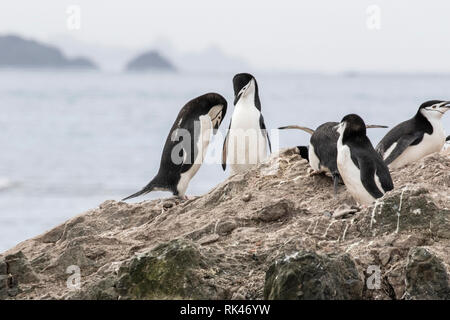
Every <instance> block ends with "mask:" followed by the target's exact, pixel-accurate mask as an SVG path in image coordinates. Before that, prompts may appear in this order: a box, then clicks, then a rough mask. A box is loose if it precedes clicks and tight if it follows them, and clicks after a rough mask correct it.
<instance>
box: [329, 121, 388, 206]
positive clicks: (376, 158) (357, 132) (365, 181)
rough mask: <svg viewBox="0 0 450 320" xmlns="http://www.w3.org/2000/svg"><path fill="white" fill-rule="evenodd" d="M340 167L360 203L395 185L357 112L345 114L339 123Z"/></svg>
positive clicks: (350, 189) (352, 193) (369, 202)
mask: <svg viewBox="0 0 450 320" xmlns="http://www.w3.org/2000/svg"><path fill="white" fill-rule="evenodd" d="M336 130H337V132H338V134H339V138H338V142H337V166H338V170H339V173H340V175H341V177H342V180H343V181H344V183H345V186H346V187H347V189H348V191H349V192H350V194H351V195H352V196H353V198H354V199H355V200H356V201H357V202H358V203H359V204H361V205H369V204H371V203H372V202H373V201H374V200H375V199H377V198H380V197H382V196H383V195H384V193H386V192H388V191H390V190H392V189H393V188H394V185H393V183H392V178H391V175H390V173H389V169H388V167H387V165H386V164H385V163H384V161H383V159H382V158H381V156H380V154H379V153H377V152H376V151H375V149H374V148H373V146H372V143H371V142H370V140H369V138H368V137H367V135H366V125H365V124H364V121H363V120H362V119H361V117H359V116H358V115H356V114H349V115H347V116H345V117H344V118H343V119H342V121H341V123H340V124H338V125H337V126H336Z"/></svg>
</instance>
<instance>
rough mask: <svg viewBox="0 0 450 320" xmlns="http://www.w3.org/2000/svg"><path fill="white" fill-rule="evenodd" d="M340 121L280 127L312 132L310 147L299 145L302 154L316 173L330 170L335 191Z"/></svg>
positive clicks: (337, 180) (377, 126)
mask: <svg viewBox="0 0 450 320" xmlns="http://www.w3.org/2000/svg"><path fill="white" fill-rule="evenodd" d="M338 124H339V123H338V122H325V123H324V124H321V125H320V126H319V127H317V129H316V130H313V129H310V128H307V127H301V126H297V125H292V126H285V127H280V128H278V129H299V130H303V131H306V132H308V133H309V134H311V139H310V141H309V147H308V148H307V147H305V146H298V147H297V148H298V149H299V152H300V156H301V157H302V158H304V159H306V160H308V162H309V164H310V166H311V168H313V170H314V171H315V172H316V173H322V172H327V171H328V172H330V174H331V177H332V179H333V184H334V193H335V194H336V193H337V187H338V183H339V179H340V175H339V170H338V167H337V163H336V159H337V141H338V139H339V133H338V132H337V131H336V129H335V127H336V126H337V125H338ZM367 128H387V126H380V125H367Z"/></svg>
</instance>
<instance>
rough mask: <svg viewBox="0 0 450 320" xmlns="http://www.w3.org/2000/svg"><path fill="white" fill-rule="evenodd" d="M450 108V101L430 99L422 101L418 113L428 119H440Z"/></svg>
mask: <svg viewBox="0 0 450 320" xmlns="http://www.w3.org/2000/svg"><path fill="white" fill-rule="evenodd" d="M448 110H450V101H443V100H430V101H427V102H424V103H422V105H421V106H420V108H419V111H418V112H417V114H418V115H423V116H424V117H425V118H427V119H440V118H442V116H443V115H444V113H445V112H447V111H448Z"/></svg>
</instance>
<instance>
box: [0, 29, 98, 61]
mask: <svg viewBox="0 0 450 320" xmlns="http://www.w3.org/2000/svg"><path fill="white" fill-rule="evenodd" d="M0 67H13V68H67V69H71V68H72V69H97V66H96V64H95V63H94V62H92V61H91V60H89V59H87V58H84V57H77V58H73V59H71V58H67V57H66V56H65V55H64V54H63V53H62V52H61V50H59V49H58V48H56V47H52V46H49V45H46V44H43V43H39V42H37V41H34V40H27V39H24V38H21V37H19V36H15V35H6V36H0Z"/></svg>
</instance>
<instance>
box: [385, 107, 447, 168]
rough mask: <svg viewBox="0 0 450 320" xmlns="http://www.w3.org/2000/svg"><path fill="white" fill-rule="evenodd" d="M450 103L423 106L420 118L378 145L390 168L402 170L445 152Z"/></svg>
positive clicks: (391, 132)
mask: <svg viewBox="0 0 450 320" xmlns="http://www.w3.org/2000/svg"><path fill="white" fill-rule="evenodd" d="M449 109H450V101H441V100H431V101H427V102H425V103H423V104H422V105H421V106H420V108H419V110H418V111H417V113H416V115H415V116H414V117H413V118H411V119H409V120H407V121H404V122H402V123H400V124H398V125H397V126H395V127H394V128H392V130H390V131H389V132H388V133H387V134H386V135H385V136H384V138H383V139H382V140H381V141H380V143H379V144H378V145H377V151H378V152H379V153H380V154H381V156H382V157H383V159H384V161H385V162H386V164H387V165H388V166H389V167H390V168H399V167H402V166H404V165H406V164H408V163H411V162H414V161H417V160H419V159H421V158H423V157H425V156H426V155H428V154H430V153H433V152H437V151H440V150H442V147H443V146H444V144H445V132H444V129H443V127H442V122H441V118H442V116H443V115H444V114H445V112H446V111H448V110H449Z"/></svg>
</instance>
